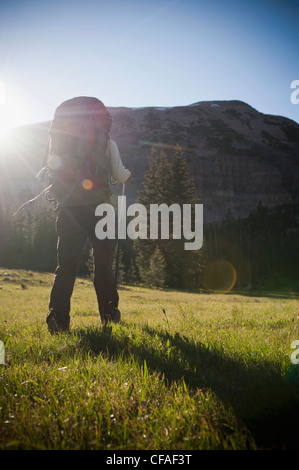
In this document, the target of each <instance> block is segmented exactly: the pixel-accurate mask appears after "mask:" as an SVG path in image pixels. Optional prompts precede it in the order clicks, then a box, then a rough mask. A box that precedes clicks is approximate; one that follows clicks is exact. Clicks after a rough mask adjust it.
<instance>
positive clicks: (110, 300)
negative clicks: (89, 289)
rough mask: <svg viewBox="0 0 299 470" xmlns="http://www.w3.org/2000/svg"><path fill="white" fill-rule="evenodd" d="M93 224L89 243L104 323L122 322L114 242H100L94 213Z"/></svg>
mask: <svg viewBox="0 0 299 470" xmlns="http://www.w3.org/2000/svg"><path fill="white" fill-rule="evenodd" d="M90 220H91V221H92V222H91V224H90V226H89V233H88V237H89V241H90V243H91V246H92V249H93V258H94V287H95V291H96V295H97V300H98V306H99V312H100V316H101V320H102V322H105V321H110V320H111V321H113V322H118V321H119V320H120V313H119V311H118V309H117V308H118V301H119V296H118V292H117V288H116V286H115V279H114V274H113V269H112V264H113V255H114V241H113V240H110V239H108V238H105V239H104V240H99V239H98V238H97V237H96V235H95V225H96V223H97V221H98V220H99V218H98V217H96V216H95V214H94V211H93V213H92V214H91V219H90Z"/></svg>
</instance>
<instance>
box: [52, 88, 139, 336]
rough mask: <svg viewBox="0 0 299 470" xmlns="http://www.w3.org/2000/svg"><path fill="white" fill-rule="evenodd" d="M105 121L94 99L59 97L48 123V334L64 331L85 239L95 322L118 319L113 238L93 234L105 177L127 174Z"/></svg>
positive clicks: (106, 190) (106, 198)
mask: <svg viewBox="0 0 299 470" xmlns="http://www.w3.org/2000/svg"><path fill="white" fill-rule="evenodd" d="M111 121H112V120H111V116H110V114H109V112H108V110H107V108H106V107H105V105H104V104H103V103H102V102H101V101H100V100H98V99H97V98H89V97H77V98H73V99H71V100H67V101H65V102H63V103H62V104H61V105H60V106H59V107H58V108H57V109H56V111H55V114H54V118H53V121H52V123H51V127H50V131H49V154H48V158H47V164H46V169H47V171H48V174H49V178H50V183H51V189H50V199H51V200H54V201H55V202H56V203H58V206H57V207H58V214H57V220H56V231H57V236H58V243H57V268H56V271H55V279H54V284H53V287H52V290H51V295H50V302H49V312H48V314H47V318H46V322H47V325H48V329H49V331H50V332H51V333H55V332H59V331H68V330H69V324H70V299H71V296H72V292H73V287H74V283H75V279H76V276H77V274H78V270H79V267H80V261H81V254H82V250H83V247H84V244H85V242H86V240H87V239H89V242H90V244H91V246H92V249H93V257H94V287H95V291H96V295H97V301H98V308H99V312H100V317H101V321H102V322H103V323H106V322H107V321H112V322H115V323H117V322H118V321H119V320H120V312H119V310H118V301H119V297H118V293H117V289H116V285H115V283H114V276H113V270H112V262H113V240H111V239H108V238H106V239H104V240H99V239H98V238H97V237H96V235H95V226H96V223H97V222H98V220H99V217H96V216H95V208H96V207H97V206H98V205H99V204H101V203H105V202H106V203H107V202H108V203H109V202H110V196H111V194H112V193H111V189H110V184H109V183H110V178H111V177H113V178H114V180H116V182H120V183H123V184H125V183H126V182H128V181H129V179H130V178H131V173H130V171H129V170H128V169H126V168H124V166H123V164H122V161H121V158H120V155H119V151H118V147H117V144H116V143H115V142H114V141H113V140H112V139H111V138H110V135H109V132H110V128H111Z"/></svg>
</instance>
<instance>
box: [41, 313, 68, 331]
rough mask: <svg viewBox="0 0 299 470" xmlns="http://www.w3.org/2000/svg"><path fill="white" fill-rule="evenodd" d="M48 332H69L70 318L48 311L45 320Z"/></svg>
mask: <svg viewBox="0 0 299 470" xmlns="http://www.w3.org/2000/svg"><path fill="white" fill-rule="evenodd" d="M46 322H47V325H48V330H49V332H50V333H51V334H54V333H63V332H67V331H69V327H70V318H69V316H67V317H62V316H61V315H59V314H58V313H57V312H55V311H54V310H52V309H51V310H50V311H49V312H48V315H47V319H46Z"/></svg>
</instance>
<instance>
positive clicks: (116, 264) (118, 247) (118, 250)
mask: <svg viewBox="0 0 299 470" xmlns="http://www.w3.org/2000/svg"><path fill="white" fill-rule="evenodd" d="M125 188H126V183H123V190H122V195H121V198H122V200H121V207H120V215H119V217H120V219H121V216H122V211H123V204H124V195H125ZM120 219H119V220H120ZM119 255H120V243H119V236H117V248H116V260H115V273H114V287H115V289H116V286H117V277H118V269H119Z"/></svg>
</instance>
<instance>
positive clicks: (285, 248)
mask: <svg viewBox="0 0 299 470" xmlns="http://www.w3.org/2000/svg"><path fill="white" fill-rule="evenodd" d="M26 196H28V199H29V197H30V195H29V194H27V195H26ZM21 200H22V201H24V194H22V195H20V200H19V201H16V203H15V205H14V207H11V208H9V210H8V211H7V212H6V213H4V214H2V217H1V218H0V230H1V239H0V256H1V259H0V265H1V266H2V267H4V268H5V267H6V268H15V269H28V270H35V271H44V272H54V270H55V267H56V244H57V235H56V231H55V220H56V213H55V212H54V210H53V207H52V205H51V204H50V203H49V202H48V201H46V200H45V199H40V200H38V201H36V202H35V203H34V204H33V205H31V206H29V207H27V208H26V209H24V210H23V211H21V212H20V213H19V214H18V216H17V217H15V218H14V217H12V213H13V212H14V210H15V209H16V207H17V206H18V204H19V203H21ZM137 202H139V203H140V204H143V205H144V206H145V207H146V209H147V210H148V209H149V206H150V204H161V203H162V202H163V203H165V204H167V205H168V206H170V205H171V204H179V205H180V206H182V205H183V204H190V205H191V207H192V208H194V207H195V204H199V203H200V202H201V200H200V196H199V194H198V191H197V189H196V187H195V184H194V181H193V179H192V178H191V177H190V172H189V167H188V164H187V163H186V161H185V159H184V158H183V154H182V150H181V148H180V147H179V146H177V148H176V149H175V151H174V154H173V155H172V156H171V158H169V157H168V156H167V155H166V154H165V152H164V151H161V152H157V151H156V150H155V149H153V150H152V152H151V155H150V157H149V165H148V170H147V172H146V173H145V175H144V180H143V184H142V189H141V191H140V192H139V195H138V199H137ZM298 208H299V207H298V204H290V205H284V206H279V207H277V208H275V209H272V210H270V209H269V208H267V207H265V206H263V205H262V204H259V205H258V207H257V208H256V210H255V211H252V212H251V213H250V214H249V215H248V217H246V218H243V219H240V218H235V217H233V215H232V214H231V212H230V211H228V213H227V216H226V218H225V219H224V220H222V221H221V222H217V223H211V224H209V225H204V242H203V246H202V248H201V249H200V250H195V251H188V250H185V249H184V239H183V238H182V239H175V238H174V237H173V236H172V235H173V234H172V232H171V230H170V237H169V239H167V240H164V239H161V238H159V237H158V239H155V240H151V239H145V240H144V239H136V240H131V239H126V240H121V241H120V264H119V283H127V284H142V285H145V286H150V287H157V288H166V287H167V288H173V289H184V290H185V289H186V290H194V291H197V290H200V289H205V290H212V291H213V290H216V291H217V290H220V291H226V290H228V288H231V287H234V286H236V287H239V288H248V287H253V288H260V287H262V286H263V285H264V284H265V282H266V281H267V279H270V278H271V279H272V280H273V282H274V284H273V286H274V288H279V287H280V284H281V279H282V278H283V277H288V278H291V279H294V280H297V279H298V262H299V252H298V249H297V244H298V243H297V240H298V231H299V217H298ZM148 212H149V211H148ZM192 217H193V221H192V222H193V223H194V211H193V212H192ZM170 222H171V219H170ZM170 228H171V223H170ZM114 268H115V266H114ZM92 272H93V262H92V253H91V250H90V246H89V244H88V243H86V246H85V247H84V251H83V255H82V262H81V268H80V272H79V275H81V276H90V277H92ZM230 277H231V278H232V279H231V280H230Z"/></svg>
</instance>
